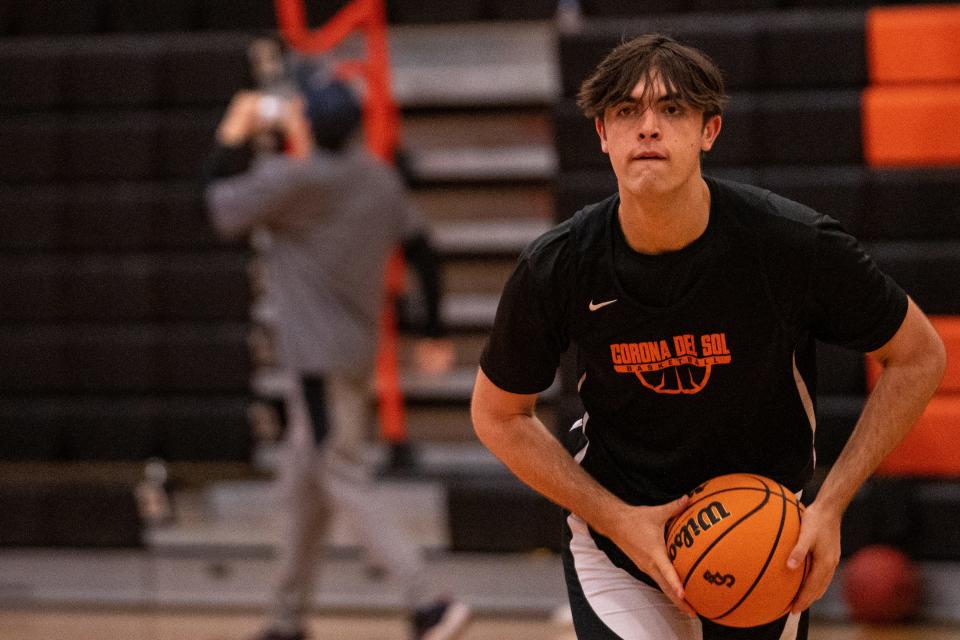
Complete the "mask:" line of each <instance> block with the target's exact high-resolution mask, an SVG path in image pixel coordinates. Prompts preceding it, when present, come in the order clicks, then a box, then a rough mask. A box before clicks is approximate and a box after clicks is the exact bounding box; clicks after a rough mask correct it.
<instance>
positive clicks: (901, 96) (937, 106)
mask: <svg viewBox="0 0 960 640" xmlns="http://www.w3.org/2000/svg"><path fill="white" fill-rule="evenodd" d="M958 38H960V33H958ZM958 66H960V63H958ZM862 110H863V113H862V118H863V155H864V159H865V160H866V161H867V164H868V165H870V166H873V167H898V166H902V167H907V166H930V165H947V164H960V126H958V122H960V83H958V84H945V85H922V86H904V87H894V86H874V87H868V88H867V89H865V90H864V92H863V102H862Z"/></svg>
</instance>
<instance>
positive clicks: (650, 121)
mask: <svg viewBox="0 0 960 640" xmlns="http://www.w3.org/2000/svg"><path fill="white" fill-rule="evenodd" d="M637 137H638V138H639V139H640V140H645V139H647V138H659V137H660V122H659V119H658V118H657V114H655V113H654V112H653V109H644V111H643V113H642V114H640V118H639V121H638V122H637Z"/></svg>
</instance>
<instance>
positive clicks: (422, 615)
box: [412, 600, 471, 640]
mask: <svg viewBox="0 0 960 640" xmlns="http://www.w3.org/2000/svg"><path fill="white" fill-rule="evenodd" d="M470 614H471V611H470V607H469V606H467V605H466V604H464V603H462V602H458V601H456V600H438V601H437V602H435V603H433V604H431V605H427V606H426V607H422V608H420V609H417V610H415V611H414V612H413V620H412V622H413V640H453V639H454V638H457V637H459V636H460V633H461V632H462V631H463V630H464V629H465V628H466V626H467V622H469V621H470Z"/></svg>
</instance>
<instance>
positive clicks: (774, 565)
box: [666, 473, 809, 627]
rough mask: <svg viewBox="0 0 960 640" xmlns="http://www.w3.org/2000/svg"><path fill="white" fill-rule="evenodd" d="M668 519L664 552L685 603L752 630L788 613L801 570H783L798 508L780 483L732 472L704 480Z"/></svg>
mask: <svg viewBox="0 0 960 640" xmlns="http://www.w3.org/2000/svg"><path fill="white" fill-rule="evenodd" d="M690 496H691V500H690V502H689V504H688V505H687V508H686V509H684V511H683V513H681V514H679V515H678V516H676V517H675V518H673V519H672V520H670V521H669V522H668V523H667V528H666V543H667V554H668V556H669V557H670V560H671V562H673V566H674V568H676V570H677V574H678V575H679V577H680V581H681V583H682V584H683V588H684V591H685V593H686V599H687V601H688V602H689V603H690V605H691V606H692V607H693V608H694V609H695V610H696V611H697V613H699V614H700V615H701V616H703V617H704V618H707V619H709V620H712V621H713V622H716V623H717V624H721V625H726V626H729V627H754V626H758V625H762V624H766V623H768V622H772V621H774V620H776V619H778V618H780V617H782V616H784V615H786V614H787V613H788V611H789V608H790V605H791V603H792V602H793V600H794V598H795V597H796V595H797V593H798V591H799V590H800V585H801V584H802V582H803V579H804V577H805V576H806V572H807V570H808V569H809V560H808V562H807V564H806V566H805V567H804V568H803V569H796V570H791V569H788V568H787V558H788V556H789V555H790V552H791V551H792V550H793V547H794V545H796V542H797V538H798V536H799V534H800V519H801V517H802V514H803V505H801V504H800V503H799V501H798V500H797V498H796V496H795V495H794V494H793V493H792V492H791V491H790V490H789V489H787V488H786V487H784V486H783V485H782V484H780V483H778V482H776V481H774V480H771V479H769V478H765V477H763V476H759V475H754V474H747V473H736V474H730V475H725V476H720V477H717V478H713V479H712V480H708V481H707V482H705V483H703V484H702V485H700V486H699V487H697V488H696V489H694V490H693V491H692V492H691V494H690Z"/></svg>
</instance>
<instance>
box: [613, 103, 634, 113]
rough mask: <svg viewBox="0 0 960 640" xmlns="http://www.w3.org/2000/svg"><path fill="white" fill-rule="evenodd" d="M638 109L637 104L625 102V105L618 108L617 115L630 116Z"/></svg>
mask: <svg viewBox="0 0 960 640" xmlns="http://www.w3.org/2000/svg"><path fill="white" fill-rule="evenodd" d="M636 109H637V108H636V107H635V106H633V105H630V104H625V105H623V106H621V107H620V108H619V109H617V115H618V116H629V115H633V113H634V112H635V111H636Z"/></svg>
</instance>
